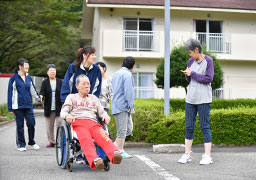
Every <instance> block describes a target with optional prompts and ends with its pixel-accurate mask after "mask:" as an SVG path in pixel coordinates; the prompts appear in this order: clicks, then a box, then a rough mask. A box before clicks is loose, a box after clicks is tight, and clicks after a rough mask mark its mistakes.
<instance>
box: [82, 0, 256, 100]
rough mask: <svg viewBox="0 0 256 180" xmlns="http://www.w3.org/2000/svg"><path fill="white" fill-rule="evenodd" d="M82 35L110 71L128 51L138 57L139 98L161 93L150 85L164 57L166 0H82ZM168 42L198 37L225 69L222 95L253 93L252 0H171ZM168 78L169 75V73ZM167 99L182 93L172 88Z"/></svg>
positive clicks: (255, 21) (255, 20)
mask: <svg viewBox="0 0 256 180" xmlns="http://www.w3.org/2000/svg"><path fill="white" fill-rule="evenodd" d="M83 11H84V12H83V32H82V37H83V38H84V39H90V40H91V42H92V46H94V47H95V48H96V50H97V52H96V53H97V61H103V62H105V63H106V65H107V67H108V70H107V73H108V75H109V76H112V75H113V74H114V72H115V71H117V70H118V69H119V68H120V66H121V64H122V60H123V58H124V57H126V56H133V57H135V59H136V67H135V69H134V72H133V75H134V79H135V85H136V87H135V92H136V97H137V98H162V97H163V90H162V89H159V88H157V87H156V85H155V84H154V79H155V73H156V71H157V65H158V64H159V63H160V62H161V60H162V59H163V58H164V0H85V1H84V10H83ZM170 11H171V25H170V37H171V47H174V46H177V45H180V44H182V43H184V42H185V41H186V40H188V39H189V38H196V39H198V40H200V41H201V43H204V44H205V45H206V48H207V50H209V51H211V52H213V53H215V54H216V56H217V59H218V61H219V63H220V64H221V65H222V69H223V71H224V77H223V78H224V84H223V87H222V88H220V89H219V90H217V91H215V92H214V96H216V97H220V98H228V99H233V98H255V97H256V93H255V92H256V56H255V54H254V52H255V51H256V46H255V42H256V1H254V0H218V1H212V0H171V7H170ZM171 78H172V77H171ZM170 97H171V98H177V97H178V98H184V97H185V90H184V89H183V88H172V89H171V90H170Z"/></svg>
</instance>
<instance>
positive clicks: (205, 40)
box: [196, 33, 231, 54]
mask: <svg viewBox="0 0 256 180" xmlns="http://www.w3.org/2000/svg"><path fill="white" fill-rule="evenodd" d="M196 39H197V40H199V41H200V42H201V44H203V45H205V46H206V50H207V51H210V52H212V53H224V54H231V34H227V33H196Z"/></svg>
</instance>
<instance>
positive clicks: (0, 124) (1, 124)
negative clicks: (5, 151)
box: [0, 119, 15, 127]
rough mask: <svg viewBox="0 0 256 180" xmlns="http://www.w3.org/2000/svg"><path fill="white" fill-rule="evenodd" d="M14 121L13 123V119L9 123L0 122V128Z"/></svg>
mask: <svg viewBox="0 0 256 180" xmlns="http://www.w3.org/2000/svg"><path fill="white" fill-rule="evenodd" d="M14 121H15V119H13V120H9V121H4V122H1V123H0V127H1V126H4V125H7V124H10V123H12V122H14Z"/></svg>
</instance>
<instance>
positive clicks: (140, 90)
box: [134, 87, 154, 99]
mask: <svg viewBox="0 0 256 180" xmlns="http://www.w3.org/2000/svg"><path fill="white" fill-rule="evenodd" d="M134 92H135V98H140V99H148V98H154V88H153V87H135V88H134Z"/></svg>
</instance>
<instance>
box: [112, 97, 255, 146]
mask: <svg viewBox="0 0 256 180" xmlns="http://www.w3.org/2000/svg"><path fill="white" fill-rule="evenodd" d="M135 103H136V106H135V111H136V113H135V114H133V115H132V118H133V123H134V131H133V133H134V136H133V137H130V138H128V140H131V141H146V142H151V143H184V139H185V112H184V108H183V107H182V106H184V103H185V102H184V99H174V100H171V111H170V112H171V113H170V115H169V116H168V117H166V116H165V115H164V112H163V111H164V107H163V104H164V102H163V100H156V99H149V100H142V99H137V100H136V101H135ZM254 106H255V100H249V99H246V100H242V99H238V100H214V101H213V103H212V110H211V114H210V120H211V130H212V137H213V143H214V144H222V143H223V144H255V142H256V109H255V107H254ZM109 129H110V131H111V132H112V135H114V136H115V135H116V127H115V122H114V117H113V116H112V122H111V124H110V126H109ZM193 142H194V143H203V135H202V133H201V130H200V123H199V119H198V117H197V120H196V127H195V132H194V140H193Z"/></svg>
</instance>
